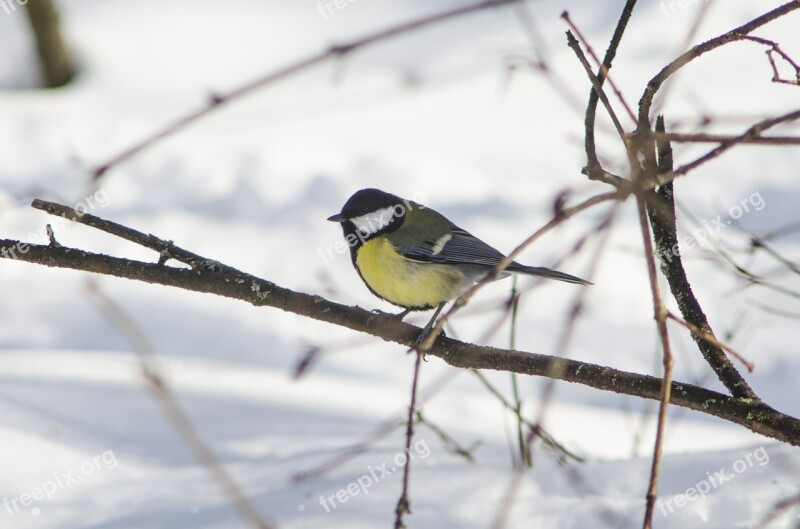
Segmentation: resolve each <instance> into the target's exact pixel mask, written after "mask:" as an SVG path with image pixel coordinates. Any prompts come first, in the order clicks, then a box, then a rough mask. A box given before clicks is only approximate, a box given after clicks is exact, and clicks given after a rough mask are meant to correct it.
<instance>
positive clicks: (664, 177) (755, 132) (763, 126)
mask: <svg viewBox="0 0 800 529" xmlns="http://www.w3.org/2000/svg"><path fill="white" fill-rule="evenodd" d="M798 4H799V5H800V2H798ZM796 119H800V109H798V110H794V111H792V112H788V113H786V114H784V115H782V116H777V117H774V118H769V119H765V120H763V121H760V122H758V123H756V124H755V125H753V126H752V127H750V128H749V129H747V130H746V131H745V132H744V133H742V134H740V135H739V136H733V137H732V138H730V139H728V140H726V141H724V142H722V143H721V144H719V145H718V146H717V147H715V148H714V149H712V150H710V151H709V152H707V153H706V154H704V155H702V156H700V157H698V158H697V159H695V160H692V161H691V162H688V163H686V164H684V165H682V166H680V167H678V168H677V169H675V170H674V171H672V172H668V173H663V174H660V175H659V177H658V180H657V183H658V185H663V184H666V183H667V182H669V181H671V180H674V179H675V178H676V177H678V176H681V175H685V174H687V173H688V172H689V171H692V170H694V169H696V168H697V167H699V166H700V165H703V164H704V163H706V162H708V161H710V160H713V159H714V158H716V157H718V156H719V155H721V154H722V153H724V152H725V151H728V150H730V149H731V148H732V147H735V146H736V145H739V144H740V143H743V142H745V141H747V140H748V139H752V138H757V137H759V136H761V133H762V132H764V131H765V130H767V129H770V128H772V127H774V126H776V125H780V124H781V123H787V122H789V121H794V120H796Z"/></svg>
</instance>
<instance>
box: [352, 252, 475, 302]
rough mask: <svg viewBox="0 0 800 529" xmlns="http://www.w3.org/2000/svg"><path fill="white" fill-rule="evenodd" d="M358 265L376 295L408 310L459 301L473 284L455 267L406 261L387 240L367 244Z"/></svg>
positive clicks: (359, 257) (357, 259)
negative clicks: (456, 299) (458, 298)
mask: <svg viewBox="0 0 800 529" xmlns="http://www.w3.org/2000/svg"><path fill="white" fill-rule="evenodd" d="M356 265H357V266H358V269H359V272H360V273H361V277H362V278H363V279H364V282H365V283H366V284H367V286H369V288H370V289H371V290H372V291H373V292H374V293H375V294H377V295H378V296H380V297H382V298H383V299H385V300H386V301H389V302H390V303H394V304H395V305H399V306H401V307H406V308H432V307H435V306H437V305H439V304H440V303H443V302H445V301H449V300H451V299H455V298H457V297H458V296H460V295H461V294H462V293H463V292H464V291H465V290H466V289H467V288H469V287H470V286H472V283H473V282H472V280H471V279H469V278H468V277H467V276H466V275H465V274H464V273H463V272H461V271H460V270H459V269H458V268H456V267H455V266H451V265H442V264H432V263H419V262H416V261H412V260H410V259H406V258H405V257H403V256H402V255H400V254H399V253H397V252H396V251H395V249H394V247H393V246H392V243H391V242H389V240H388V239H387V238H386V237H376V238H374V239H370V240H369V241H367V242H365V243H364V245H363V246H362V247H361V248H360V249H359V250H358V254H357V256H356Z"/></svg>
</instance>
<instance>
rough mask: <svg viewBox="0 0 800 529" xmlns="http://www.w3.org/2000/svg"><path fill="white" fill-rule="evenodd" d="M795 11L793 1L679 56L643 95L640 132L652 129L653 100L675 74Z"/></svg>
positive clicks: (798, 4) (796, 4)
mask: <svg viewBox="0 0 800 529" xmlns="http://www.w3.org/2000/svg"><path fill="white" fill-rule="evenodd" d="M795 9H800V1H798V0H792V1H791V2H787V3H785V4H783V5H781V6H779V7H777V8H775V9H773V10H772V11H769V12H767V13H765V14H763V15H761V16H760V17H757V18H754V19H753V20H751V21H750V22H747V23H746V24H743V25H741V26H739V27H738V28H734V29H732V30H730V31H728V32H726V33H723V34H722V35H720V36H718V37H715V38H713V39H711V40H708V41H706V42H703V43H702V44H698V45H697V46H694V47H693V48H691V49H690V50H689V51H687V52H686V53H684V54H682V55H681V56H679V57H678V58H677V59H675V60H674V61H672V62H671V63H669V64H668V65H667V66H665V67H664V68H662V69H661V71H660V72H658V74H656V76H655V77H653V78H652V79H651V80H650V81H649V82H648V83H647V87H646V88H645V90H644V93H643V94H642V97H641V99H640V100H639V124H638V126H637V128H638V129H639V131H646V130H649V129H650V128H651V127H650V107H651V106H652V104H653V98H655V96H656V94H657V93H658V91H659V90H660V89H661V86H662V85H663V84H664V82H665V81H666V80H667V79H669V78H670V77H671V76H672V75H673V74H674V73H675V72H677V71H678V70H680V69H681V68H683V67H684V66H686V65H687V64H689V63H690V62H692V61H693V60H695V59H697V58H698V57H700V56H701V55H703V54H705V53H708V52H709V51H712V50H715V49H717V48H719V47H720V46H724V45H725V44H728V43H730V42H734V41H737V40H742V39H743V38H744V37H745V36H746V35H748V34H749V33H751V32H752V31H754V30H756V29H758V28H760V27H761V26H763V25H765V24H768V23H770V22H772V21H773V20H775V19H777V18H780V17H782V16H784V15H786V14H787V13H790V12H792V11H794V10H795Z"/></svg>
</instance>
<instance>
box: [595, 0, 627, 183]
mask: <svg viewBox="0 0 800 529" xmlns="http://www.w3.org/2000/svg"><path fill="white" fill-rule="evenodd" d="M635 5H636V0H627V1H626V2H625V7H624V8H623V9H622V14H621V15H620V17H619V20H618V21H617V27H616V29H614V35H613V36H612V37H611V42H609V43H608V48H607V49H606V54H605V56H604V57H603V65H602V67H601V68H600V70H599V71H598V72H597V81H598V84H599V85H600V86H601V87H602V86H603V81H605V78H606V75H607V73H608V71H609V70H610V69H611V63H612V62H613V61H614V57H616V55H617V48H618V47H619V43H620V41H621V40H622V35H623V33H625V28H626V27H627V26H628V21H629V20H630V18H631V15H632V14H633V8H634V6H635ZM599 95H600V94H599V93H598V92H597V91H596V90H595V88H594V87H592V89H591V90H590V91H589V103H588V105H587V106H586V120H585V122H584V126H585V129H586V132H585V135H586V137H585V140H584V147H585V149H586V159H587V161H586V167H584V168H583V171H582V172H583V174H585V175H586V176H588V177H589V179H590V180H599V181H601V182H607V183H609V184H611V185H619V184H620V183H621V182H619V177H617V179H614V178H612V177H613V176H614V175H611V173H608V172H607V171H606V170H605V169H603V167H602V165H600V161H599V160H598V159H597V150H596V148H595V141H594V122H595V116H596V114H597V102H598V100H599ZM614 182H616V184H615V183H614Z"/></svg>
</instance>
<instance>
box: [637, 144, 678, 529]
mask: <svg viewBox="0 0 800 529" xmlns="http://www.w3.org/2000/svg"><path fill="white" fill-rule="evenodd" d="M631 154H632V153H631ZM642 178H644V176H643V175H641V174H640V175H635V177H634V178H633V180H634V181H636V182H639V181H640V180H641V179H642ZM636 206H637V211H638V213H639V226H640V227H641V231H642V241H643V243H644V254H645V261H646V263H647V275H648V277H649V278H650V294H651V296H652V298H653V316H654V318H655V320H656V325H657V327H658V335H659V338H660V340H661V350H662V352H663V358H662V360H663V364H664V382H663V384H662V385H661V399H660V400H661V402H660V404H659V410H658V426H657V428H656V441H655V446H654V447H653V462H652V465H651V467H650V483H649V485H648V487H647V503H646V506H645V514H644V521H643V524H642V527H643V528H644V529H650V528H651V527H652V526H653V509H654V507H655V502H656V498H657V495H658V479H659V475H660V471H661V453H662V451H663V446H664V429H665V428H666V423H667V408H668V406H669V401H670V393H671V390H672V350H671V348H670V345H669V333H668V332H667V309H666V307H665V306H664V301H663V300H662V298H661V290H660V289H659V286H658V277H657V276H656V260H655V255H654V253H653V242H652V240H651V238H650V225H649V224H648V222H647V206H646V199H645V197H644V193H637V195H636Z"/></svg>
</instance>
